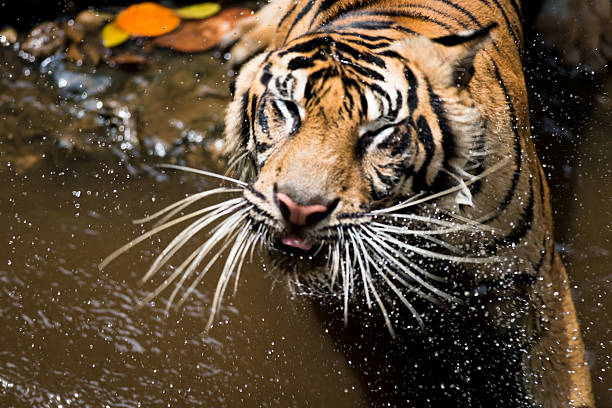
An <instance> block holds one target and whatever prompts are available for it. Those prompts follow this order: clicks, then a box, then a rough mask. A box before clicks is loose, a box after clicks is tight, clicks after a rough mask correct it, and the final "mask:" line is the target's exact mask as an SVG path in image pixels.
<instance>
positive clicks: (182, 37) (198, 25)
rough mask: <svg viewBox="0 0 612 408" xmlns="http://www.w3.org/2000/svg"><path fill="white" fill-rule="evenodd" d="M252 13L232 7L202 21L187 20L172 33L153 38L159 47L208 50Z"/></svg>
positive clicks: (186, 50)
mask: <svg viewBox="0 0 612 408" xmlns="http://www.w3.org/2000/svg"><path fill="white" fill-rule="evenodd" d="M249 15H251V10H249V9H244V8H231V9H227V10H224V11H222V12H221V13H219V14H217V15H216V16H214V17H210V18H207V19H206V20H202V21H186V22H184V23H183V24H182V25H181V27H180V28H179V29H178V30H176V31H175V32H173V33H172V34H168V35H164V36H163V37H158V38H156V39H155V40H153V43H154V44H155V45H157V46H158V47H164V48H171V49H173V50H175V51H182V52H201V51H208V50H210V49H211V48H213V47H215V46H216V45H217V44H218V43H219V41H221V39H222V38H223V36H224V35H225V33H227V32H228V31H230V30H231V29H232V28H234V26H235V25H236V22H237V21H238V20H240V19H241V18H243V17H247V16H249Z"/></svg>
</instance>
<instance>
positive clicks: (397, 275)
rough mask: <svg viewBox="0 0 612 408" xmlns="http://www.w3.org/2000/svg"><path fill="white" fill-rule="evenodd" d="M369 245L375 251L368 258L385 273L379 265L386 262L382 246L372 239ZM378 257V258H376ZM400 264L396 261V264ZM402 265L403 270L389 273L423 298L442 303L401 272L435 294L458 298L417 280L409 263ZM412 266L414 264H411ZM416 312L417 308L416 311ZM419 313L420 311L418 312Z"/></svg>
mask: <svg viewBox="0 0 612 408" xmlns="http://www.w3.org/2000/svg"><path fill="white" fill-rule="evenodd" d="M367 244H368V246H370V248H372V250H373V251H374V253H373V254H372V257H370V256H369V255H368V258H369V259H370V261H371V263H372V265H373V266H374V269H376V271H377V272H378V273H381V274H384V273H385V272H384V271H383V269H382V268H381V267H380V266H379V264H381V263H383V264H384V263H385V258H383V256H381V255H380V251H381V249H380V247H379V246H378V245H376V244H375V243H373V242H372V241H369V242H367ZM382 252H383V253H384V254H386V252H384V251H382ZM374 258H376V259H374ZM397 265H398V264H397V263H396V266H397ZM401 265H402V266H401V267H400V269H401V271H399V272H396V271H394V270H393V269H392V268H389V269H387V271H388V273H389V274H391V277H393V279H395V280H397V281H398V282H399V283H401V284H402V285H403V286H405V287H406V288H408V289H409V290H411V291H413V292H415V293H416V294H418V295H419V296H420V297H422V298H423V299H426V300H428V301H430V302H432V303H435V304H439V303H440V299H438V298H436V297H434V296H432V295H430V294H429V293H427V292H423V291H422V290H421V289H419V288H418V287H417V286H415V285H413V284H411V283H410V282H408V281H407V280H405V279H404V278H402V277H401V276H400V274H404V275H406V276H408V277H410V278H412V279H413V280H415V281H416V282H417V283H420V284H421V285H423V286H424V287H425V288H426V289H428V290H429V291H431V292H432V293H433V294H435V295H438V296H440V297H441V298H443V299H446V300H452V301H456V299H455V298H454V297H453V296H450V295H448V294H447V293H445V292H444V291H441V290H440V289H438V288H436V287H435V286H433V285H430V284H427V282H424V281H421V280H417V279H415V276H414V274H413V273H412V272H411V271H410V267H409V266H408V265H403V264H401ZM411 266H412V265H411ZM417 278H418V277H417ZM414 312H415V313H416V310H415V311H414ZM417 314H418V313H417Z"/></svg>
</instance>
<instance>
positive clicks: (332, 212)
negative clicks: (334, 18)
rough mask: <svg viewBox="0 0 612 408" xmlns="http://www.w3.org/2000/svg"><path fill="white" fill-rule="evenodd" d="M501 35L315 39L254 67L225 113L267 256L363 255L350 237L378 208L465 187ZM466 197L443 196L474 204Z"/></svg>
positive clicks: (234, 165)
mask: <svg viewBox="0 0 612 408" xmlns="http://www.w3.org/2000/svg"><path fill="white" fill-rule="evenodd" d="M492 27H493V26H491V27H487V28H486V29H484V30H482V31H478V32H475V31H469V32H465V33H461V34H458V35H451V36H447V37H442V38H438V39H434V40H431V39H428V38H426V37H424V36H421V35H410V36H408V38H404V39H401V40H396V41H382V42H379V43H376V44H374V45H369V46H367V45H365V44H364V43H363V42H362V41H360V40H359V38H357V37H355V36H351V35H344V34H342V33H334V32H331V33H327V32H317V33H311V34H307V35H305V36H302V37H300V38H297V39H295V40H292V41H290V42H289V43H287V44H286V45H284V46H283V47H281V48H278V49H276V50H273V51H271V52H268V53H263V54H260V55H258V56H256V57H255V58H253V59H252V60H251V61H249V62H248V63H247V64H246V65H245V66H244V67H243V68H242V69H241V71H240V74H239V75H238V77H237V79H236V81H235V89H234V99H233V101H232V103H231V104H230V106H229V108H228V115H227V116H226V118H227V119H226V140H227V142H228V144H227V146H228V151H227V152H228V154H229V156H230V158H231V160H230V165H231V166H230V168H231V169H232V171H233V172H234V175H236V176H237V177H241V178H242V179H244V180H245V181H247V182H248V188H246V189H245V192H244V199H245V200H246V201H247V202H248V204H249V210H248V219H249V222H250V224H251V225H252V226H255V227H256V228H258V229H259V230H260V231H263V232H264V233H265V235H266V237H267V243H268V245H269V247H270V249H273V250H275V249H278V250H281V252H284V253H285V254H289V255H295V254H298V255H306V254H311V253H313V252H317V251H320V250H321V249H323V251H322V252H323V253H324V254H327V255H329V256H331V255H333V250H332V249H330V248H334V246H336V247H338V248H339V247H342V246H344V247H348V248H349V249H350V251H351V252H360V251H361V249H362V248H360V246H362V245H364V243H363V242H361V241H359V240H358V239H357V238H355V239H353V238H352V235H351V234H350V231H351V230H352V229H355V228H358V227H364V228H366V229H367V228H368V225H369V223H371V221H372V219H373V216H374V214H375V212H376V211H380V210H384V209H388V208H392V207H393V206H395V205H397V204H398V203H400V202H402V201H404V200H406V199H409V198H410V197H414V196H416V195H425V194H435V193H436V192H439V191H441V190H444V189H448V188H449V187H452V186H456V185H457V184H458V183H460V180H462V179H463V178H464V175H465V174H468V171H469V169H470V166H475V165H476V164H475V163H476V162H477V161H478V160H477V158H475V157H477V154H476V152H477V150H478V148H479V145H480V144H481V143H482V140H481V138H482V134H483V125H482V120H481V117H480V114H479V112H478V110H477V109H476V107H475V106H474V103H473V101H472V98H471V96H470V90H469V82H470V80H471V78H472V76H473V73H474V71H473V68H472V67H473V61H474V58H475V56H476V55H477V52H478V50H479V49H480V48H481V47H482V46H483V45H484V44H485V43H486V41H487V40H488V38H489V35H488V33H489V30H490V29H491V28H492ZM464 190H466V189H457V190H456V191H454V194H450V195H445V196H444V197H442V198H441V200H447V201H449V202H451V203H453V204H456V203H457V202H460V203H466V199H467V201H469V197H468V198H466V197H465V196H463V197H462V198H460V197H459V198H458V194H461V193H462V192H464ZM468 195H469V193H468ZM462 200H463V201H462ZM368 231H370V232H373V231H374V230H368ZM339 241H340V244H338V242H339ZM326 248H327V251H326V250H325V249H326ZM363 249H365V248H363ZM329 256H328V259H327V262H328V263H329V262H332V263H333V260H330V259H329ZM332 257H333V256H332ZM364 262H366V263H367V259H366V258H364ZM328 266H329V265H328ZM306 269H308V268H306ZM310 269H312V268H310ZM310 269H308V270H310ZM364 284H365V283H364Z"/></svg>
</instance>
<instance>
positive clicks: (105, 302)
mask: <svg viewBox="0 0 612 408" xmlns="http://www.w3.org/2000/svg"><path fill="white" fill-rule="evenodd" d="M48 63H54V64H55V65H53V70H55V73H51V74H49V73H48V72H44V71H43V73H44V75H41V74H40V72H41V70H40V64H39V63H38V62H37V63H28V62H24V61H23V60H21V59H19V58H17V57H15V56H14V55H13V53H12V52H9V51H7V50H3V54H2V56H0V64H2V66H1V67H0V80H1V81H2V82H0V115H2V117H1V118H0V163H1V167H0V185H1V186H2V190H1V191H2V193H1V194H0V234H1V235H0V237H1V239H0V242H2V248H3V249H4V250H3V251H2V252H1V253H0V328H1V329H2V330H1V332H0V406H3V407H4V406H7V407H8V406H15V407H47V406H49V407H58V406H63V407H68V406H74V407H85V406H95V407H100V406H109V407H135V406H142V407H154V406H178V407H182V406H211V407H212V406H214V407H237V406H262V407H285V406H298V407H303V406H318V407H324V406H330V405H332V404H333V405H334V406H338V407H344V406H345V407H361V406H367V405H368V401H367V398H366V394H365V387H367V385H364V384H362V383H360V381H359V378H358V376H357V375H356V373H354V372H353V370H352V369H351V364H352V363H351V362H350V361H346V359H345V357H344V356H343V355H342V354H340V353H339V352H338V351H337V350H336V349H335V348H334V345H333V342H332V340H331V339H330V338H329V336H328V335H327V334H326V333H325V331H324V330H323V329H322V328H321V324H320V322H319V320H318V319H317V317H316V314H315V312H314V311H313V310H312V307H311V305H310V304H309V302H307V301H305V300H304V299H301V298H299V297H297V298H295V297H292V296H291V295H290V294H289V293H288V291H287V290H286V288H285V287H284V285H283V283H282V281H280V280H278V279H277V278H276V277H274V276H270V275H269V274H268V273H266V271H265V269H264V268H262V265H261V262H260V260H259V259H257V258H256V259H255V261H254V262H253V263H252V264H249V265H247V267H246V269H245V270H244V271H243V273H242V275H241V281H240V285H239V289H238V291H237V293H236V294H235V296H229V297H227V298H226V300H225V302H224V303H223V307H222V309H221V311H220V313H219V318H218V320H217V323H216V324H215V326H214V328H213V329H212V330H210V331H208V332H205V329H206V327H205V323H206V319H207V317H208V310H209V309H208V307H209V305H210V302H211V298H212V293H213V290H214V284H215V283H216V282H215V280H214V277H215V276H216V275H218V273H219V272H220V271H219V270H213V271H212V273H211V279H209V280H205V282H204V283H203V284H201V285H199V286H198V288H197V290H196V291H195V292H194V294H193V295H192V296H191V297H190V298H189V300H188V301H187V302H186V304H185V305H184V306H183V307H182V308H173V309H171V311H170V313H169V314H168V315H167V316H166V314H165V313H164V307H165V300H166V299H167V298H168V294H167V293H164V294H163V295H162V296H160V298H158V299H157V300H156V301H154V302H152V303H151V304H149V305H147V306H145V307H143V308H141V309H138V308H137V307H136V305H137V304H138V302H139V300H140V299H142V298H143V297H145V296H146V295H147V294H148V293H150V291H151V290H152V289H154V288H155V284H156V283H157V284H159V283H161V282H162V281H163V279H162V278H161V276H160V277H157V278H156V279H154V281H153V282H152V283H148V284H144V285H139V279H140V278H141V277H142V276H143V274H144V273H145V272H146V269H147V266H148V264H149V263H150V262H151V261H152V259H153V257H154V256H155V255H156V254H157V253H159V251H160V250H161V249H162V248H163V243H164V242H168V239H169V238H170V237H171V236H172V234H171V233H168V234H162V235H161V236H160V237H159V239H157V238H155V239H149V240H147V241H145V242H144V243H142V244H141V245H140V246H138V247H135V248H133V249H132V250H130V251H129V252H128V253H127V254H125V255H123V256H121V257H120V258H118V259H117V260H116V261H114V262H113V263H112V264H110V265H109V266H108V267H107V268H106V269H104V270H103V271H99V270H98V264H99V263H100V261H101V260H102V259H103V258H104V257H105V256H106V255H108V254H110V253H111V252H112V251H113V250H115V249H116V248H118V247H119V246H121V245H123V244H124V243H125V242H127V241H128V240H130V239H133V238H135V237H137V236H138V235H139V234H140V233H142V232H143V231H144V229H143V227H141V226H139V225H134V224H133V223H132V220H133V219H137V218H141V217H142V216H143V215H146V214H151V213H153V212H154V211H156V210H158V209H160V208H162V207H163V206H165V205H167V204H170V203H172V202H174V201H175V200H177V199H180V198H182V197H184V196H185V194H189V193H194V192H198V191H202V190H204V189H208V188H211V187H214V186H216V185H217V184H216V182H214V181H211V180H209V179H205V178H202V177H198V176H194V175H186V174H181V173H177V172H168V173H166V174H162V173H161V172H159V170H156V169H155V168H153V167H152V166H151V164H152V163H154V162H162V161H176V160H183V161H185V162H186V163H187V164H196V165H199V167H204V168H209V169H213V170H222V169H221V168H220V167H221V165H222V162H221V161H220V160H219V159H218V157H217V156H216V151H217V150H216V149H217V147H218V137H219V136H220V131H221V121H222V117H223V108H224V105H225V103H226V101H227V98H226V97H225V96H224V95H226V94H227V85H226V78H225V72H226V71H225V68H223V67H222V65H221V60H220V59H218V58H213V57H212V56H211V55H208V54H206V55H198V56H190V57H185V56H177V55H173V54H171V53H159V54H156V57H155V58H154V62H153V66H152V67H150V68H149V69H148V70H147V71H145V72H136V73H134V72H120V71H117V70H115V71H113V70H108V69H106V68H99V69H98V70H96V71H95V72H92V71H87V69H80V70H76V69H74V67H71V66H65V65H64V66H61V64H62V62H61V60H60V61H59V62H58V61H48ZM58 72H59V73H60V74H61V73H62V72H64V73H66V72H68V73H72V74H74V73H75V72H77V73H83V72H84V73H85V75H87V76H89V77H90V78H94V79H96V81H99V82H97V83H95V84H93V85H92V86H93V88H95V87H96V86H98V87H100V86H102V87H104V89H102V90H101V91H100V92H99V93H96V92H95V91H92V92H89V94H87V95H83V94H82V93H81V91H79V92H76V93H72V94H70V93H68V92H67V91H65V90H64V91H62V89H60V88H59V87H58V84H59V82H58V81H60V80H61V79H62V78H64V79H66V78H68V79H70V78H71V77H70V75H69V74H66V75H64V76H63V77H62V76H61V75H59V74H58ZM58 75H59V77H58ZM73 76H74V75H73ZM101 78H102V79H101ZM103 78H110V82H105V81H104V79H103ZM105 84H106V85H105ZM593 92H596V93H597V95H594V96H592V98H590V99H589V100H590V101H591V102H590V104H589V107H588V108H587V109H584V111H583V115H584V116H583V117H581V121H580V124H579V125H577V128H576V129H575V133H576V135H577V136H576V138H575V139H572V140H569V141H567V140H566V141H565V142H564V143H559V146H560V147H563V149H561V148H555V143H554V140H553V143H551V142H550V141H549V140H547V139H542V140H540V145H539V148H541V150H542V151H543V156H544V162H545V164H546V165H547V169H548V171H549V173H550V177H551V178H552V182H551V184H552V187H553V190H554V197H555V199H554V200H553V204H554V206H555V208H556V214H555V216H556V218H557V232H556V240H557V242H558V247H559V249H561V251H562V254H563V257H564V260H565V262H566V265H567V266H568V270H569V274H570V277H571V280H572V285H573V288H574V289H573V292H574V296H575V301H576V306H577V309H578V312H579V316H580V320H581V324H582V331H583V333H584V337H585V341H586V345H587V349H588V358H589V362H590V364H591V372H592V374H593V380H594V386H595V391H596V394H597V398H598V404H599V406H600V407H612V391H611V387H612V376H611V374H610V370H611V362H612V361H611V359H612V357H611V356H612V354H611V352H610V348H611V347H612V343H611V340H612V333H611V332H610V330H611V329H610V312H611V311H612V300H611V299H612V298H611V297H610V290H611V288H612V282H611V280H612V269H611V266H610V265H611V264H612V262H611V261H612V255H611V251H612V244H611V240H612V165H611V164H610V159H611V158H612V102H611V101H610V97H611V95H612V94H611V92H612V80H610V79H608V81H607V83H604V85H603V87H600V88H596V89H595V91H593ZM544 122H546V121H544ZM126 131H127V132H126ZM543 144H545V145H544V146H543V148H542V145H543ZM560 150H561V151H560ZM208 203H212V201H209V202H208ZM194 244H195V243H191V244H190V245H188V247H189V248H193V245H194ZM189 248H187V250H188V249H189ZM168 272H170V269H169V267H167V268H165V269H164V270H163V271H162V274H164V273H165V274H167V273H168ZM366 357H367V356H366Z"/></svg>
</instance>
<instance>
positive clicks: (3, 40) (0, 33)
mask: <svg viewBox="0 0 612 408" xmlns="http://www.w3.org/2000/svg"><path fill="white" fill-rule="evenodd" d="M16 42H17V31H15V29H14V28H13V27H7V28H5V29H2V30H0V45H4V46H5V47H6V46H9V45H11V44H15V43H16Z"/></svg>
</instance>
